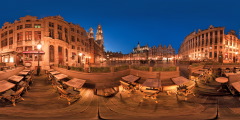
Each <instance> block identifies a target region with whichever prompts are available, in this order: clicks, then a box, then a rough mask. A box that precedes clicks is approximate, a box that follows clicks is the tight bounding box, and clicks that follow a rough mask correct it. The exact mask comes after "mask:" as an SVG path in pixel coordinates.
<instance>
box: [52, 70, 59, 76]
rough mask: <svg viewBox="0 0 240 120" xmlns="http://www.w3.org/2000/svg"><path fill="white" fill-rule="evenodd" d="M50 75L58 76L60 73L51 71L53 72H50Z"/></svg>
mask: <svg viewBox="0 0 240 120" xmlns="http://www.w3.org/2000/svg"><path fill="white" fill-rule="evenodd" d="M50 74H52V75H56V74H60V72H58V71H53V72H50Z"/></svg>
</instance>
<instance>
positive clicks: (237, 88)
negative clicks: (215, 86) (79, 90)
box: [232, 81, 240, 92]
mask: <svg viewBox="0 0 240 120" xmlns="http://www.w3.org/2000/svg"><path fill="white" fill-rule="evenodd" d="M232 86H233V87H234V88H235V89H236V90H237V91H238V92H240V81H239V82H234V83H232Z"/></svg>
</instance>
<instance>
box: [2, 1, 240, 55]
mask: <svg viewBox="0 0 240 120" xmlns="http://www.w3.org/2000/svg"><path fill="white" fill-rule="evenodd" d="M239 6H240V1H239V0H64V1H63V0H37V1H35V0H9V1H7V0H4V1H1V7H0V11H1V12H0V25H1V26H2V25H3V23H4V22H13V21H14V20H17V19H18V18H20V17H24V16H26V15H32V16H37V17H38V18H42V17H46V16H55V15H61V16H62V17H64V19H65V20H66V21H68V22H72V23H75V24H80V26H82V27H84V28H85V29H86V30H88V29H89V28H90V27H93V28H94V29H95V30H96V28H97V25H98V24H101V25H102V27H103V32H104V40H105V43H104V44H105V48H106V50H110V51H114V52H120V51H122V52H123V53H130V52H131V51H132V49H133V47H135V46H136V45H137V43H138V42H140V44H141V45H146V44H148V45H149V46H150V47H151V46H153V45H156V46H157V45H159V44H161V45H169V44H171V45H172V46H173V47H174V48H175V50H176V51H178V49H179V47H180V44H181V42H182V41H183V39H184V37H185V36H186V35H188V34H189V33H191V32H193V31H194V30H197V29H207V28H208V26H209V25H213V26H216V27H217V26H224V27H226V30H227V32H228V31H229V30H230V29H233V30H236V31H237V33H239V29H240V7H239Z"/></svg>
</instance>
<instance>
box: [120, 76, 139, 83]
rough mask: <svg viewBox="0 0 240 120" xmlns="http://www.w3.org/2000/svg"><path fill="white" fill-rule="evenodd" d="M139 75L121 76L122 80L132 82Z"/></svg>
mask: <svg viewBox="0 0 240 120" xmlns="http://www.w3.org/2000/svg"><path fill="white" fill-rule="evenodd" d="M139 78H140V77H138V76H134V75H127V76H124V77H122V79H123V80H125V81H127V82H130V83H134V82H135V81H137V80H138V79H139Z"/></svg>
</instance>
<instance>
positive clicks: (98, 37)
mask: <svg viewBox="0 0 240 120" xmlns="http://www.w3.org/2000/svg"><path fill="white" fill-rule="evenodd" d="M96 42H97V43H98V44H99V45H103V31H102V26H101V25H98V28H97V33H96Z"/></svg>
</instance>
